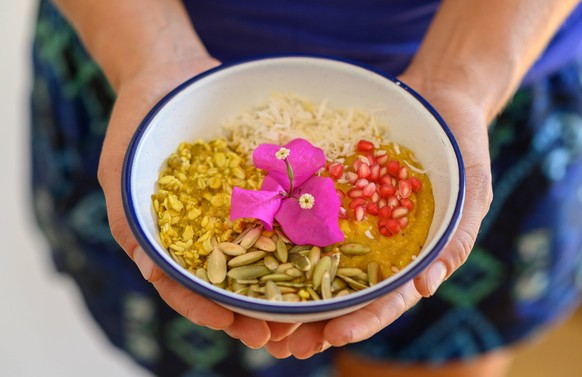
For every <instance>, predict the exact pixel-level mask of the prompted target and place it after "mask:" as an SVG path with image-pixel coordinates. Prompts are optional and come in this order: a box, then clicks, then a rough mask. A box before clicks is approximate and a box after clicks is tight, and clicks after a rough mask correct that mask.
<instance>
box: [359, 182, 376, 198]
mask: <svg viewBox="0 0 582 377" xmlns="http://www.w3.org/2000/svg"><path fill="white" fill-rule="evenodd" d="M375 192H376V184H375V183H374V182H370V183H368V185H367V186H366V187H364V189H363V190H362V195H364V196H365V197H366V198H371V197H372V195H374V193H375Z"/></svg>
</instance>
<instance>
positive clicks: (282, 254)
mask: <svg viewBox="0 0 582 377" xmlns="http://www.w3.org/2000/svg"><path fill="white" fill-rule="evenodd" d="M275 251H276V254H275V255H277V258H278V259H279V260H280V261H281V263H286V262H287V258H288V256H289V253H288V251H287V245H286V244H285V242H283V240H282V239H281V238H279V239H278V240H277V249H276V250H275Z"/></svg>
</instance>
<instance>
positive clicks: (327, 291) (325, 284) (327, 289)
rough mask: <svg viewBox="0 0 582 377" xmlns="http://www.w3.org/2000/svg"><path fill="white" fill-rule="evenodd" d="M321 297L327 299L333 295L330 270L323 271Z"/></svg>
mask: <svg viewBox="0 0 582 377" xmlns="http://www.w3.org/2000/svg"><path fill="white" fill-rule="evenodd" d="M321 297H323V299H325V300H328V299H330V298H332V297H333V296H332V294H331V280H330V278H329V271H325V272H324V273H323V277H322V278H321Z"/></svg>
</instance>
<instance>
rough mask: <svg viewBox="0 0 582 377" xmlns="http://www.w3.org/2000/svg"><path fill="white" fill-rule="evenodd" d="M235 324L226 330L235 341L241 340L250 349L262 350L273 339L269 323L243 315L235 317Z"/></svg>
mask: <svg viewBox="0 0 582 377" xmlns="http://www.w3.org/2000/svg"><path fill="white" fill-rule="evenodd" d="M234 316H235V317H234V322H233V323H232V325H230V326H229V327H228V328H226V329H225V330H224V332H226V333H227V334H228V335H230V336H231V337H233V338H235V339H240V341H241V342H243V343H244V344H245V345H246V346H247V347H249V348H255V349H256V348H261V347H262V346H264V345H265V344H266V343H267V342H268V341H269V338H270V337H271V331H270V330H269V326H267V322H265V321H263V320H259V319H255V318H250V317H247V316H245V315H242V314H235V315H234Z"/></svg>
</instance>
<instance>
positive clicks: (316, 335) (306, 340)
mask: <svg viewBox="0 0 582 377" xmlns="http://www.w3.org/2000/svg"><path fill="white" fill-rule="evenodd" d="M326 323H327V321H321V322H311V323H304V324H302V325H301V326H299V327H298V328H297V330H295V332H293V334H291V335H289V337H288V338H287V339H288V347H289V351H290V352H291V353H292V354H293V356H295V357H296V358H298V359H307V358H309V357H311V356H313V355H315V354H316V353H319V352H321V351H323V350H324V349H327V348H328V347H329V343H328V342H327V341H326V340H325V338H324V336H323V329H324V328H325V324H326Z"/></svg>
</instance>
